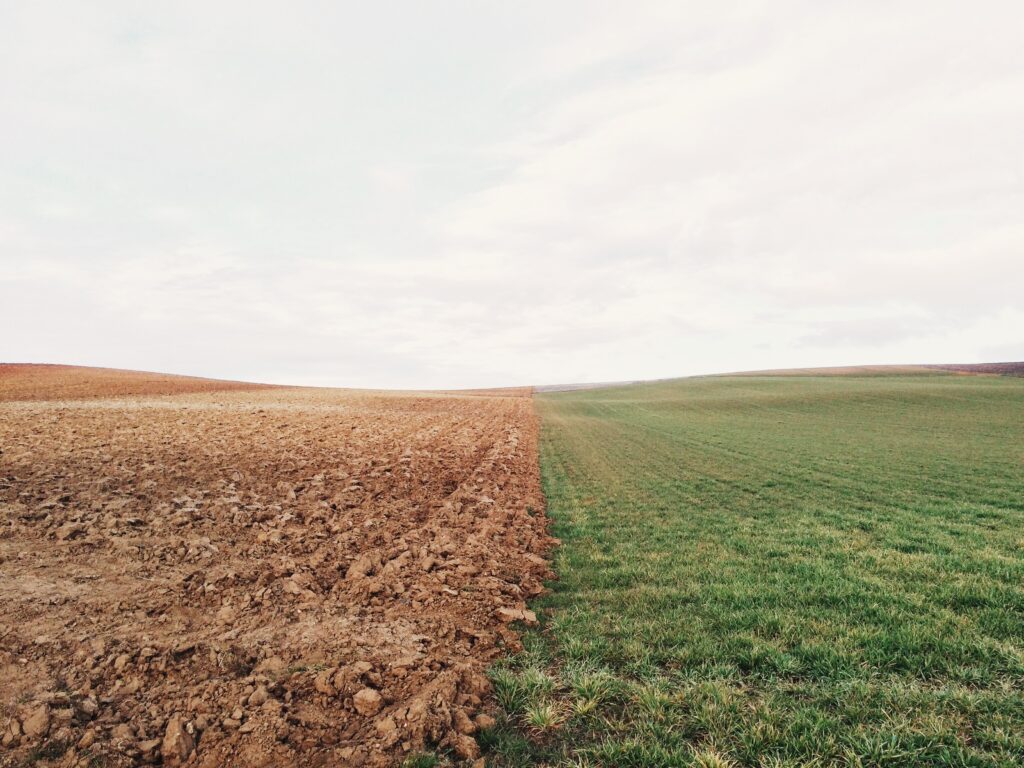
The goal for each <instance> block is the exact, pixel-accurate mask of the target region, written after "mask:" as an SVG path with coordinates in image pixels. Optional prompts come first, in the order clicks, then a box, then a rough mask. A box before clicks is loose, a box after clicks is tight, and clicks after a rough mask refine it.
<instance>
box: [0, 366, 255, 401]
mask: <svg viewBox="0 0 1024 768" xmlns="http://www.w3.org/2000/svg"><path fill="white" fill-rule="evenodd" d="M269 386H270V385H268V384H250V383H246V382H241V381H220V380H218V379H203V378H199V377H195V376H175V375H173V374H168V373H150V372H148V371H123V370H119V369H116V368H91V367H87V366H78V365H42V364H37V363H0V402H2V401H12V400H83V399H89V398H101V397H126V396H131V395H150V396H152V395H180V394H186V393H190V392H217V391H227V390H248V389H264V388H267V387H269Z"/></svg>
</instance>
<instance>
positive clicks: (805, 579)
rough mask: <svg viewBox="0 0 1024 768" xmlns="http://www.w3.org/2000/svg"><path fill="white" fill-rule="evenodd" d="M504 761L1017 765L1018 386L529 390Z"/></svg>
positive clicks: (813, 381)
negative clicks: (533, 608)
mask: <svg viewBox="0 0 1024 768" xmlns="http://www.w3.org/2000/svg"><path fill="white" fill-rule="evenodd" d="M538 407H539V409H540V412H541V416H542V420H543V422H542V423H543V429H542V441H541V467H542V474H543V481H544V487H545V492H546V494H547V497H548V505H549V514H550V515H551V516H552V517H553V519H554V521H555V534H556V535H557V536H559V537H560V538H561V539H562V542H563V545H562V547H561V548H560V549H559V550H558V551H557V554H556V556H555V568H556V570H557V572H558V573H559V575H560V580H559V581H558V582H556V583H555V584H553V585H552V587H553V591H552V593H551V594H550V595H548V596H546V597H545V598H543V599H542V600H541V601H539V602H540V606H539V607H541V608H542V609H543V614H544V625H543V627H542V629H540V630H536V631H534V632H532V633H531V634H529V635H527V637H526V640H525V645H526V650H525V651H524V653H523V654H521V655H520V656H519V657H517V658H515V659H512V660H511V661H509V662H506V663H505V664H503V665H502V666H501V667H499V668H497V669H495V670H494V679H495V684H496V685H495V687H496V691H497V693H498V700H499V702H500V703H501V706H502V707H503V709H504V711H505V714H504V717H503V718H502V719H500V720H499V724H498V726H497V727H496V728H495V729H493V730H492V731H491V732H489V733H485V734H483V735H482V737H481V741H482V743H483V744H484V746H485V748H487V749H488V750H489V752H490V759H491V761H492V763H494V764H496V765H507V766H513V765H524V766H525V765H538V764H550V765H565V766H586V765H595V766H596V765H602V766H687V765H694V766H808V765H820V766H831V765H839V766H1007V767H1008V766H1019V765H1024V380H1020V379H1009V378H982V377H964V376H900V377H858V378H853V377H850V378H839V377H810V378H771V377H759V378H739V377H736V378H713V379H694V380H684V381H676V382H667V383H658V384H651V385H639V386H633V387H622V388H616V389H606V390H591V391H583V392H569V393H558V394H551V395H546V396H542V397H540V398H538Z"/></svg>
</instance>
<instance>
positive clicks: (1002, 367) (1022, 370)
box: [928, 363, 1024, 376]
mask: <svg viewBox="0 0 1024 768" xmlns="http://www.w3.org/2000/svg"><path fill="white" fill-rule="evenodd" d="M928 367H929V368H936V369H938V370H940V371H950V372H951V373H967V374H975V375H979V376H1024V363H959V364H956V363H953V364H950V365H929V366H928Z"/></svg>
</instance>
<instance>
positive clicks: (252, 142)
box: [0, 0, 1024, 388]
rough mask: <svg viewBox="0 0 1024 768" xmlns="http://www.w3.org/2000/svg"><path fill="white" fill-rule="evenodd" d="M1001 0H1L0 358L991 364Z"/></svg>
mask: <svg viewBox="0 0 1024 768" xmlns="http://www.w3.org/2000/svg"><path fill="white" fill-rule="evenodd" d="M1022 35H1024V3H1022V2H1021V1H1020V0H1007V1H1006V2H990V1H987V0H975V1H974V2H969V3H968V2H963V0H955V1H950V2H943V1H942V0H921V1H920V2H917V1H914V2H900V1H899V0H884V1H883V0H879V1H877V2H876V1H874V0H850V2H825V1H823V0H808V1H807V2H784V1H780V0H770V1H766V2H735V3H734V2H710V0H702V1H701V2H681V1H680V0H670V1H668V2H663V3H659V2H638V1H637V0H630V2H608V3H596V2H592V1H590V0H587V1H585V2H558V1H554V2H553V1H552V0H544V1H543V2H481V0H466V1H465V2H443V3H442V2H419V1H418V0H417V1H415V2H414V1H413V0H409V2H402V3H398V2H373V3H366V2H360V3H339V2H323V3H314V2H289V3H283V2H275V3H266V2H252V1H251V0H250V1H247V2H237V3H232V2H213V3H211V2H195V3H190V2H177V1H176V2H159V3H158V2H145V3H139V2H134V1H133V2H124V3H114V2H88V3H86V2H83V3H76V2H66V1H64V2H59V3H57V2H54V3H51V2H45V1H42V0H25V1H22V0H5V2H3V3H2V4H0V360H3V361H8V362H13V361H34V362H62V363H80V364H87V365H105V366H113V367H124V368H138V369H147V370H158V371H169V372H177V373H191V374H199V375H207V376H216V377H227V378H240V379H250V380H260V381H272V382H282V383H302V384H334V385H339V386H373V387H424V388H426V387H459V386H467V387H468V386H488V385H510V384H530V383H558V382H570V381H594V380H598V381H600V380H617V379H636V378H653V377H667V376H679V375H687V374H695V373H709V372H718V371H729V370H744V369H759V368H780V367H791V366H805V365H843V364H856V363H899V362H977V361H997V360H999V361H1001V360H1022V359H1024V38H1022Z"/></svg>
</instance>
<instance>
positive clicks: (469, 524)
mask: <svg viewBox="0 0 1024 768" xmlns="http://www.w3.org/2000/svg"><path fill="white" fill-rule="evenodd" d="M528 394H529V392H528V390H527V391H515V390H507V391H501V392H491V393H486V392H484V393H472V394H461V395H456V394H430V393H419V394H403V393H380V392H358V391H346V390H330V389H298V388H268V387H253V386H251V385H242V384H237V383H232V382H216V381H211V380H206V379H188V378H182V377H167V376H161V375H157V374H128V373H124V372H116V371H102V370H97V369H74V368H67V367H50V366H45V367H44V366H20V367H19V366H0V606H2V607H3V615H2V617H0V681H2V684H0V726H2V729H3V730H2V733H0V736H2V746H0V765H4V766H8V765H18V766H20V765H61V766H90V768H92V767H95V766H127V765H141V764H150V763H161V764H163V765H176V764H180V763H188V764H189V765H198V766H210V767H211V768H213V767H214V766H223V765H232V766H289V765H301V766H317V765H325V766H346V765H368V766H372V765H395V764H400V763H402V762H403V761H405V760H407V759H415V756H416V755H417V754H419V753H421V752H427V751H433V750H435V749H436V750H441V751H443V752H445V753H446V754H448V755H450V756H452V758H453V759H469V758H475V757H476V756H477V753H478V750H479V747H478V746H477V743H476V741H475V740H474V736H475V734H476V733H477V732H478V731H479V730H480V729H481V728H482V727H483V728H485V727H487V726H488V725H489V722H490V721H489V719H488V718H489V715H488V712H489V710H490V709H491V704H490V699H489V695H488V694H489V690H490V686H489V683H488V680H487V677H486V675H485V673H486V670H487V667H488V665H489V664H490V663H491V662H492V661H493V660H494V659H495V658H497V657H499V656H502V655H504V654H505V653H507V652H508V651H509V650H514V649H516V648H518V647H519V645H518V639H517V633H516V632H515V631H514V630H513V629H512V628H510V624H511V622H513V621H515V620H517V619H528V618H530V614H528V613H526V612H525V608H526V600H527V599H528V598H529V597H530V596H532V595H535V594H537V593H539V592H540V591H541V589H542V586H541V585H542V581H543V579H545V578H546V577H547V576H549V575H550V574H549V572H548V570H547V564H546V559H545V555H546V552H547V550H548V548H549V546H550V540H549V537H548V536H547V535H546V521H545V518H544V515H543V502H542V499H541V497H540V488H539V475H538V467H537V460H536V456H537V448H536V441H537V424H536V417H535V414H534V411H533V406H532V403H531V400H530V399H529V397H526V396H524V395H528ZM425 759H426V758H425Z"/></svg>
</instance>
